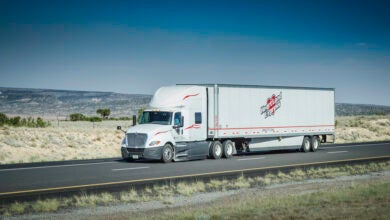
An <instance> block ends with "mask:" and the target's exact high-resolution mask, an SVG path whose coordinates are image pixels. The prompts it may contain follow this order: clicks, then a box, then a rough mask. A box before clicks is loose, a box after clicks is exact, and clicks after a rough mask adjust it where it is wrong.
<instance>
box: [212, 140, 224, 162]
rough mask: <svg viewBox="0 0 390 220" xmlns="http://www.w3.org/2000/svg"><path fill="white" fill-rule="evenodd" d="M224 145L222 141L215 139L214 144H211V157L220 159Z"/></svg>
mask: <svg viewBox="0 0 390 220" xmlns="http://www.w3.org/2000/svg"><path fill="white" fill-rule="evenodd" d="M222 152H223V147H222V144H221V142H219V141H214V143H213V145H212V146H211V158H213V159H216V160H218V159H220V158H221V156H222Z"/></svg>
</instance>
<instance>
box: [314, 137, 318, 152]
mask: <svg viewBox="0 0 390 220" xmlns="http://www.w3.org/2000/svg"><path fill="white" fill-rule="evenodd" d="M317 148H318V140H317V139H316V140H315V141H314V143H313V149H315V150H316V149H317Z"/></svg>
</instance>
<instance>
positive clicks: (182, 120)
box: [180, 116, 184, 127]
mask: <svg viewBox="0 0 390 220" xmlns="http://www.w3.org/2000/svg"><path fill="white" fill-rule="evenodd" d="M180 127H184V116H181V120H180Z"/></svg>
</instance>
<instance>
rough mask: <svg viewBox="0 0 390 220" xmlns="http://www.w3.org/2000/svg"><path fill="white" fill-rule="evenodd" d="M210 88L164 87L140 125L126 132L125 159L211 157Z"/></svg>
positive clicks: (142, 117) (153, 99)
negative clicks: (208, 93)
mask: <svg viewBox="0 0 390 220" xmlns="http://www.w3.org/2000/svg"><path fill="white" fill-rule="evenodd" d="M206 94H207V93H206V88H205V87H200V86H171V87H162V88H160V89H159V90H157V91H156V93H155V94H154V96H153V98H152V100H151V102H150V104H149V107H148V108H147V109H146V110H145V111H144V112H143V114H142V116H141V118H140V121H139V124H138V125H135V126H132V127H130V128H129V129H128V130H127V131H126V135H125V138H124V139H123V141H122V146H121V151H122V158H123V159H140V158H144V159H157V160H162V161H164V162H170V161H172V160H175V161H179V160H189V159H204V158H206V157H207V155H208V145H207V142H206V139H207V114H206V113H207V97H206Z"/></svg>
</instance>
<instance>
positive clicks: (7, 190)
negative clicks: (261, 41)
mask: <svg viewBox="0 0 390 220" xmlns="http://www.w3.org/2000/svg"><path fill="white" fill-rule="evenodd" d="M371 157H390V142H389V143H369V144H356V145H341V146H340V145H331V146H327V147H322V148H320V149H319V150H318V151H317V152H315V153H312V152H311V153H301V152H294V151H289V152H285V151H284V152H280V151H276V152H271V153H257V154H250V155H240V156H235V157H233V158H231V159H228V160H226V159H225V160H211V159H209V160H198V161H186V162H176V163H169V164H163V163H160V162H150V161H137V162H125V161H122V160H109V161H103V162H92V163H91V162H88V163H84V162H82V161H78V162H74V163H73V164H61V163H57V164H54V165H51V164H49V165H42V166H38V167H37V166H35V167H31V166H30V167H14V168H10V167H8V168H7V167H6V168H4V167H3V168H1V169H0V180H1V181H0V196H7V195H12V194H19V193H23V192H40V191H42V190H53V189H69V188H79V187H80V186H84V187H85V186H90V185H91V186H105V185H107V186H109V185H111V184H114V183H123V182H125V183H132V182H134V181H144V180H146V179H149V180H150V179H160V178H170V177H177V176H187V175H190V176H194V175H203V174H210V173H220V172H221V173H223V172H230V171H232V170H248V169H258V168H262V169H264V168H267V167H274V166H288V165H294V164H306V163H308V164H310V163H317V162H326V161H338V160H351V159H361V158H371Z"/></svg>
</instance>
